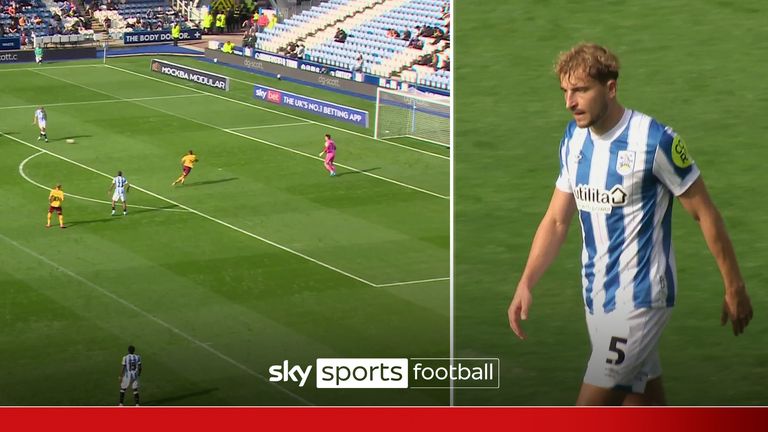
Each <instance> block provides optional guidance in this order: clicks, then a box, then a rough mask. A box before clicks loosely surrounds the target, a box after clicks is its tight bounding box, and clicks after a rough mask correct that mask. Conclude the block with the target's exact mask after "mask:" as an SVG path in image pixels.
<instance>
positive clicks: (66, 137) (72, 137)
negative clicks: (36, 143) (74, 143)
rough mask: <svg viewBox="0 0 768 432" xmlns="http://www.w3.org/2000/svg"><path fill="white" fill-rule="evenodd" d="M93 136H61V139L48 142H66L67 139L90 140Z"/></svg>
mask: <svg viewBox="0 0 768 432" xmlns="http://www.w3.org/2000/svg"><path fill="white" fill-rule="evenodd" d="M92 136H93V135H70V136H63V137H61V138H54V139H51V140H49V141H50V142H59V141H66V140H68V139H75V138H90V137H92Z"/></svg>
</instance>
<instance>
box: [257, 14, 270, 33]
mask: <svg viewBox="0 0 768 432" xmlns="http://www.w3.org/2000/svg"><path fill="white" fill-rule="evenodd" d="M268 25H269V17H268V16H267V14H265V13H262V14H260V15H259V18H258V19H257V20H256V27H257V28H258V29H259V33H261V32H263V31H264V29H265V28H266V27H267V26H268Z"/></svg>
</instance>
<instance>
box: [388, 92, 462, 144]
mask: <svg viewBox="0 0 768 432" xmlns="http://www.w3.org/2000/svg"><path fill="white" fill-rule="evenodd" d="M374 133H375V135H374V136H375V137H376V138H394V137H411V138H418V139H421V140H424V141H429V142H432V143H435V144H440V145H444V146H450V145H451V104H450V101H449V99H448V98H446V97H442V96H427V95H422V94H416V93H408V92H402V91H395V90H389V89H384V88H379V89H378V90H377V92H376V125H375V132H374Z"/></svg>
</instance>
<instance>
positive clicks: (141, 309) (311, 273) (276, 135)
mask: <svg viewBox="0 0 768 432" xmlns="http://www.w3.org/2000/svg"><path fill="white" fill-rule="evenodd" d="M168 60H170V61H172V62H176V63H181V64H188V65H191V66H193V67H198V68H206V69H208V70H211V71H213V72H217V73H221V74H225V75H227V76H230V77H232V78H233V79H234V80H235V81H233V83H232V86H231V91H230V92H220V91H219V90H215V89H210V88H207V87H203V86H201V85H198V84H191V83H187V82H184V81H181V80H177V79H175V78H171V77H166V76H163V75H159V74H153V73H152V72H150V70H149V61H150V59H149V58H147V57H140V58H124V59H109V60H108V61H107V63H106V65H104V64H101V62H96V61H87V62H64V63H58V64H50V65H42V66H36V65H14V66H8V67H2V68H0V79H2V82H3V83H4V84H5V85H4V90H3V92H2V94H0V146H2V149H3V154H4V157H3V158H2V162H0V164H2V173H1V174H0V191H1V194H0V196H1V197H2V201H3V207H4V210H3V212H2V216H0V224H1V228H0V245H2V247H1V248H0V259H2V262H3V266H2V268H1V269H0V279H2V290H1V291H0V305H2V311H1V312H2V315H1V316H2V318H0V326H1V327H2V330H0V345H1V346H2V347H3V348H2V349H1V351H2V353H3V354H2V367H3V369H4V370H5V371H7V372H9V373H5V374H3V375H2V377H0V389H2V390H0V405H113V404H116V403H117V390H118V382H117V380H116V379H115V377H117V376H118V373H119V372H120V359H121V357H122V356H123V355H124V354H125V350H126V347H127V346H128V345H129V344H134V345H135V346H136V348H137V352H138V353H139V354H141V355H142V357H143V362H144V369H145V370H144V373H143V374H142V380H143V382H142V385H143V389H142V398H143V403H144V404H146V405H309V404H313V405H336V404H343V405H389V404H397V405H412V404H418V405H436V404H437V405H444V404H447V403H448V393H447V392H446V391H443V390H406V391H403V390H375V391H373V390H370V391H366V390H358V391H333V390H318V389H315V386H314V383H311V385H307V386H305V387H303V388H300V387H299V386H298V385H297V384H296V383H293V382H288V383H283V382H277V383H275V382H269V381H268V379H269V373H268V369H269V366H270V365H273V364H282V363H283V361H284V360H288V361H289V362H290V363H291V364H301V365H306V364H314V361H315V359H316V358H318V357H448V355H449V282H448V276H449V270H450V269H449V263H450V261H449V260H450V256H449V242H450V232H449V220H450V213H449V203H450V200H449V172H450V160H449V157H448V156H449V155H448V150H446V149H444V148H441V147H437V146H434V145H431V144H427V143H422V142H418V141H415V140H406V139H402V140H394V141H393V140H387V141H385V140H376V139H373V138H372V137H371V136H370V130H366V129H358V128H355V127H353V126H346V125H343V124H341V123H337V122H334V121H332V120H326V119H324V118H321V117H316V116H312V115H309V114H306V115H304V114H301V113H297V112H289V111H284V110H281V109H280V108H275V107H274V106H273V105H264V104H259V103H258V102H256V101H255V100H254V99H253V98H252V84H253V83H256V82H259V83H261V84H265V85H268V86H275V87H280V88H283V89H285V90H289V91H293V92H296V93H301V94H305V95H308V96H312V97H316V98H320V99H326V100H331V101H333V102H336V103H341V104H346V105H354V106H356V107H357V108H361V109H366V110H368V111H369V112H371V113H372V112H373V103H371V102H367V101H362V100H358V99H354V98H351V97H346V96H340V95H335V94H332V93H326V92H323V91H320V90H316V89H308V88H304V87H300V86H298V85H296V84H292V83H287V82H278V81H276V80H272V79H268V78H264V77H259V76H256V75H252V74H248V73H245V72H240V71H237V70H234V69H230V68H224V67H221V66H218V65H213V64H206V63H203V62H200V61H198V60H195V59H186V58H170V59H168ZM39 105H43V106H45V108H46V111H47V112H48V135H49V138H50V142H48V143H45V142H42V141H37V135H38V131H37V126H36V125H33V124H32V117H33V112H34V111H35V109H36V107H37V106H39ZM325 133H329V134H331V135H332V137H333V139H334V140H335V141H336V143H337V145H338V148H339V151H338V154H337V160H336V162H337V167H338V168H337V169H338V172H339V175H338V176H337V177H329V176H328V173H327V171H326V170H325V169H324V168H323V162H322V159H321V158H319V157H318V153H319V152H320V151H321V150H322V149H323V135H324V134H325ZM68 140H74V142H68ZM190 149H192V150H194V151H195V153H196V154H197V155H198V157H199V159H200V162H199V163H198V164H196V166H195V168H194V169H193V170H192V172H191V174H190V175H189V178H188V179H187V181H186V184H184V185H183V186H175V187H173V186H171V182H173V180H175V179H176V178H177V177H178V176H179V174H180V162H179V161H180V158H181V157H182V156H183V155H184V154H185V153H186V152H187V151H188V150H190ZM118 170H121V171H122V172H123V174H124V175H125V177H126V178H127V179H128V181H129V182H130V184H131V185H132V187H131V189H130V192H129V194H128V205H129V210H128V215H127V216H122V212H121V211H120V210H119V209H118V212H117V214H118V215H117V216H111V215H110V199H111V194H110V193H108V192H107V189H108V188H109V186H110V184H111V179H112V177H113V176H115V175H116V173H117V171H118ZM57 183H61V184H62V186H63V190H64V192H65V194H66V198H65V201H64V204H63V209H64V216H65V224H66V226H67V229H59V228H58V227H57V224H56V220H55V217H54V220H53V227H52V228H48V229H46V228H45V227H44V224H45V213H46V210H47V205H48V204H47V197H48V192H49V190H50V189H51V187H53V186H54V185H55V184H57ZM128 399H130V398H128Z"/></svg>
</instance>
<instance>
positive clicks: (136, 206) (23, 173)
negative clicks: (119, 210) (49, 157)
mask: <svg viewBox="0 0 768 432" xmlns="http://www.w3.org/2000/svg"><path fill="white" fill-rule="evenodd" d="M41 154H45V152H37V153H35V154H33V155H32V156H30V157H28V158H26V159H24V160H23V161H21V163H20V164H19V174H21V176H22V177H24V180H26V181H28V182H30V183H32V184H33V185H35V186H37V187H39V188H41V189H45V190H49V189H51V188H50V187H49V186H45V185H42V184H40V183H38V182H36V181H34V180H32V179H31V178H29V176H27V174H26V173H25V172H24V165H26V164H27V162H28V161H29V160H31V159H32V158H34V157H36V156H40V155H41ZM67 198H77V199H81V200H84V201H91V202H95V203H99V204H112V201H105V200H97V199H94V198H88V197H84V196H80V195H75V194H72V193H69V192H67ZM131 208H140V209H147V210H162V211H174V212H182V213H188V212H187V211H186V210H184V209H167V208H160V207H147V206H143V205H137V204H131Z"/></svg>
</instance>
